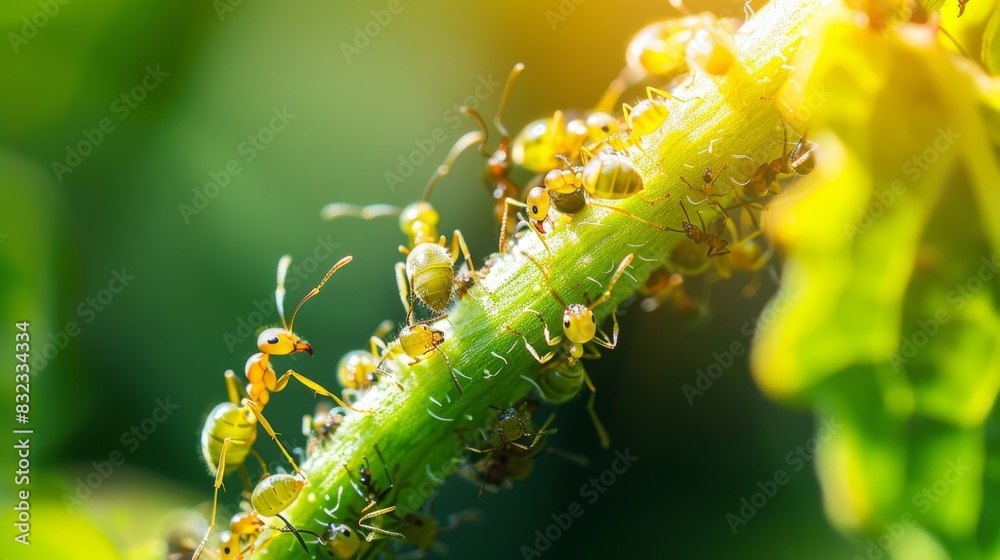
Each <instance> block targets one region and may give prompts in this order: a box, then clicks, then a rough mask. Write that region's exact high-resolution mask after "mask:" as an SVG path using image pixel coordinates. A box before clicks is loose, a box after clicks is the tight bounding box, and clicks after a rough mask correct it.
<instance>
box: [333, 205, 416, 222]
mask: <svg viewBox="0 0 1000 560" xmlns="http://www.w3.org/2000/svg"><path fill="white" fill-rule="evenodd" d="M402 211H403V209H402V208H400V207H398V206H392V205H391V204H372V205H370V206H358V205H357V204H347V203H346V202H332V203H330V204H327V205H326V206H324V207H323V209H322V210H321V211H320V216H322V218H323V219H324V220H336V219H337V218H340V217H343V216H354V217H356V218H361V219H362V220H371V219H373V218H380V217H382V216H398V215H399V214H400V213H401V212H402Z"/></svg>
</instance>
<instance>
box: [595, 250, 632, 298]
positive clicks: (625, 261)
mask: <svg viewBox="0 0 1000 560" xmlns="http://www.w3.org/2000/svg"><path fill="white" fill-rule="evenodd" d="M633 258H635V253H629V254H627V255H625V258H624V259H622V263H621V264H620V265H618V270H616V271H615V275H614V276H612V277H611V282H609V283H608V289H607V290H604V293H603V294H601V297H599V298H597V299H596V300H594V302H593V303H591V304H590V305H588V306H587V309H589V310H591V311H593V310H594V308H595V307H597V306H598V305H600V304H602V303H604V302H606V301H608V299H610V298H611V290H613V289H614V288H615V283H616V282H618V279H619V278H621V275H622V274H624V273H625V269H626V268H628V267H629V265H630V264H632V259H633Z"/></svg>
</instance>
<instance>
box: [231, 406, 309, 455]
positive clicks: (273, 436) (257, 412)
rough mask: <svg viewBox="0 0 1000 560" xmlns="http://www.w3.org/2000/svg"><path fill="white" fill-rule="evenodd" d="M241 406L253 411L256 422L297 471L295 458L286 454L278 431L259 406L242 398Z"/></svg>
mask: <svg viewBox="0 0 1000 560" xmlns="http://www.w3.org/2000/svg"><path fill="white" fill-rule="evenodd" d="M243 406H245V407H247V408H249V409H250V411H251V412H253V415H254V416H256V417H257V422H259V423H260V425H261V426H263V427H264V431H266V432H267V435H269V436H271V439H273V440H274V443H276V444H277V445H278V449H280V450H281V454H282V455H284V456H285V459H288V462H289V464H291V465H292V470H294V471H295V472H296V473H298V472H299V466H298V465H297V464H296V463H295V459H292V456H291V455H289V454H288V451H287V450H285V446H284V445H281V442H280V441H278V433H277V432H275V431H274V428H272V427H271V423H270V422H268V421H267V419H266V418H264V412H263V411H262V410H261V409H260V406H259V405H258V404H257V403H256V402H254V401H252V400H250V399H243Z"/></svg>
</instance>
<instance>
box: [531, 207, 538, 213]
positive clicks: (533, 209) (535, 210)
mask: <svg viewBox="0 0 1000 560" xmlns="http://www.w3.org/2000/svg"><path fill="white" fill-rule="evenodd" d="M531 213H532V214H537V213H538V206H534V205H533V206H532V207H531Z"/></svg>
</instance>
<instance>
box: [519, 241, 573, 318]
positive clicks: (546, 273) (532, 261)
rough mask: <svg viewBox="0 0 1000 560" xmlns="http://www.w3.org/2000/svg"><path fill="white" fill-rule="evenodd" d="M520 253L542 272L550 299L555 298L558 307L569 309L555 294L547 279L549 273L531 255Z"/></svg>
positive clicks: (550, 282) (550, 281)
mask: <svg viewBox="0 0 1000 560" xmlns="http://www.w3.org/2000/svg"><path fill="white" fill-rule="evenodd" d="M520 253H521V254H522V255H523V256H524V257H526V258H527V259H528V260H529V261H531V264H533V265H535V266H536V267H538V270H540V271H541V272H542V276H543V277H545V283H546V284H548V286H549V293H551V294H552V297H554V298H556V301H558V302H559V305H561V306H563V307H569V306H568V305H566V302H565V301H563V299H562V298H561V297H559V294H557V293H556V290H555V288H553V287H552V280H550V279H549V272H548V271H547V270H545V269H544V268H543V267H542V265H541V264H539V262H538V261H536V260H535V258H534V257H532V256H531V255H529V254H528V253H525V252H523V251H520Z"/></svg>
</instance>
